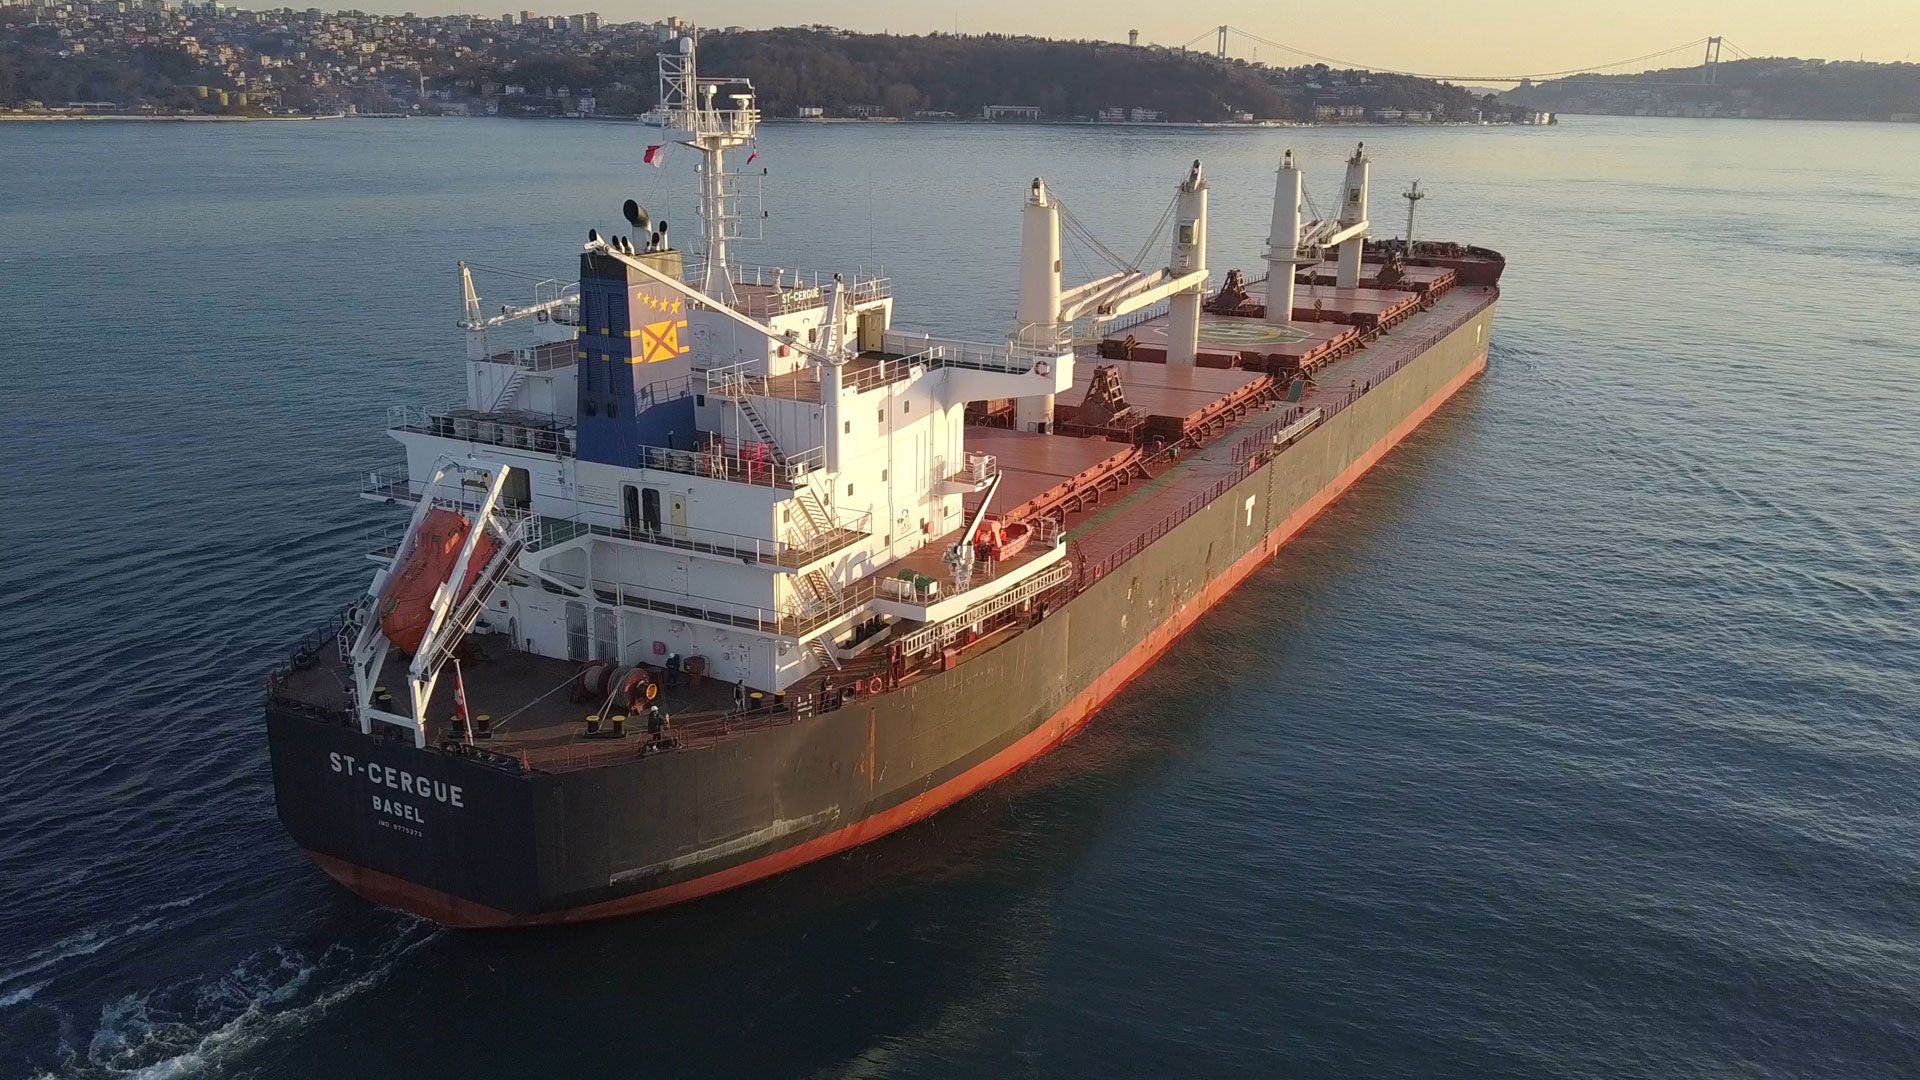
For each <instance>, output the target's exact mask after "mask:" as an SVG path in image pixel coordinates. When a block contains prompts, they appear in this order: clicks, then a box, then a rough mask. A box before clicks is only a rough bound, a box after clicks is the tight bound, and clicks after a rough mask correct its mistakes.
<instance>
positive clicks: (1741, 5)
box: [362, 0, 1920, 75]
mask: <svg viewBox="0 0 1920 1080" xmlns="http://www.w3.org/2000/svg"><path fill="white" fill-rule="evenodd" d="M474 2H475V0H363V3H362V6H363V7H364V6H373V7H375V8H377V9H379V10H390V11H399V10H412V11H418V12H421V13H428V12H434V13H440V12H449V11H473V10H475V8H474ZM493 2H494V3H496V4H497V5H498V6H499V9H500V11H501V12H504V11H506V10H508V8H509V7H512V8H513V9H514V10H518V9H519V8H521V7H527V6H532V7H533V8H534V9H535V10H537V11H539V12H540V13H541V14H569V13H571V12H574V11H583V10H598V11H599V12H600V13H601V14H602V15H603V16H606V17H607V18H609V19H612V20H615V21H627V20H631V19H642V18H645V19H653V18H658V17H661V16H665V15H669V14H678V15H681V16H684V17H686V18H690V19H693V20H694V21H696V22H699V23H702V24H704V25H708V26H724V25H729V24H740V25H744V26H750V27H764V26H787V25H794V24H797V23H809V22H823V23H830V24H833V25H835V26H841V27H846V28H848V29H852V30H889V31H893V32H895V33H918V32H922V31H926V30H933V29H940V30H952V29H954V27H955V26H956V25H958V27H959V28H960V29H961V30H963V31H970V32H973V31H990V30H991V31H1005V32H1012V33H1029V34H1041V35H1045V36H1048V37H1090V38H1105V39H1109V40H1115V41H1120V40H1125V38H1126V34H1127V31H1128V30H1129V29H1135V28H1137V29H1138V30H1139V31H1140V37H1141V40H1142V41H1151V42H1159V43H1161V44H1168V45H1177V44H1180V43H1182V42H1185V41H1187V40H1188V39H1190V38H1192V37H1194V36H1195V35H1197V34H1203V33H1209V27H1211V26H1216V25H1218V24H1220V23H1222V22H1225V23H1229V24H1231V25H1233V26H1237V27H1244V28H1245V29H1246V30H1248V31H1250V32H1252V33H1254V34H1257V35H1259V36H1261V37H1264V38H1267V39H1269V40H1272V41H1276V42H1281V43H1284V44H1287V45H1291V46H1295V47H1298V48H1302V49H1307V50H1309V51H1312V52H1317V53H1320V54H1323V55H1326V56H1331V57H1335V58H1337V59H1341V60H1350V61H1355V62H1359V63H1362V64H1367V65H1371V66H1375V67H1389V68H1398V69H1402V70H1411V71H1423V72H1434V73H1439V74H1459V75H1474V74H1486V75H1504V74H1525V73H1530V72H1536V71H1552V70H1557V69H1560V68H1568V67H1577V66H1584V65H1591V64H1598V63H1603V62H1606V61H1611V60H1619V59H1625V58H1627V57H1631V56H1637V55H1640V54H1642V53H1649V52H1653V51H1654V50H1656V49H1662V48H1665V47H1667V46H1670V45H1678V44H1680V43H1681V42H1685V41H1691V40H1693V39H1695V38H1702V37H1706V36H1707V35H1709V34H1719V35H1722V36H1724V37H1725V38H1726V39H1727V40H1728V41H1730V42H1731V43H1732V44H1734V45H1736V46H1738V47H1739V48H1741V49H1744V50H1746V51H1747V52H1749V53H1752V54H1754V55H1757V56H1769V55H1790V56H1818V57H1825V58H1827V59H1829V60H1836V59H1842V58H1845V59H1857V58H1859V57H1860V56H1861V54H1863V53H1864V54H1865V55H1866V58H1867V59H1869V60H1908V59H1920V0H1823V2H1814V0H1595V2H1581V3H1568V2H1566V0H1443V2H1440V3H1424V4H1423V3H1408V2H1405V0H1376V2H1373V3H1365V4H1356V3H1353V2H1352V0H1323V2H1321V3H1315V4H1308V3H1298V2H1289V3H1272V2H1269V3H1259V2H1255V3H1246V2H1236V3H1215V4H1195V3H1187V2H1171V3H1170V2H1167V0H1041V2H1038V3H1036V2H1033V0H966V2H964V3H957V2H954V0H931V2H926V0H908V2H906V3H896V4H887V3H875V2H873V0H703V2H702V3H700V4H679V5H678V6H676V0H538V2H536V0H493ZM541 3H544V4H550V5H551V4H561V3H564V4H571V5H576V6H571V7H552V8H549V7H541V6H539V4H541ZM479 10H480V12H481V13H482V14H498V12H494V11H492V10H491V9H486V8H482V9H479ZM1211 43H1212V38H1211V36H1209V37H1208V38H1207V39H1206V40H1205V41H1203V42H1202V44H1204V45H1211ZM1251 47H1253V46H1252V43H1251V42H1244V43H1240V44H1236V45H1234V46H1233V51H1234V53H1235V55H1241V56H1246V55H1249V53H1248V51H1247V50H1248V49H1250V48H1251ZM1259 50H1260V51H1259V58H1260V59H1261V60H1264V61H1267V62H1270V63H1273V62H1280V61H1282V60H1291V61H1293V62H1305V61H1302V60H1300V59H1299V58H1298V57H1291V56H1288V55H1286V54H1281V53H1278V52H1276V50H1274V49H1272V48H1270V47H1267V46H1260V47H1259ZM1725 55H1726V57H1727V58H1728V59H1731V58H1732V57H1733V53H1732V52H1731V51H1728V52H1727V53H1726V54H1725ZM1662 59H1663V60H1664V59H1665V58H1662ZM1694 59H1695V57H1693V56H1692V55H1691V54H1689V55H1688V56H1687V61H1688V62H1692V61H1693V60H1694ZM1663 66H1667V65H1665V64H1663Z"/></svg>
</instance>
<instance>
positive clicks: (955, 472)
mask: <svg viewBox="0 0 1920 1080" xmlns="http://www.w3.org/2000/svg"><path fill="white" fill-rule="evenodd" d="M998 475H1000V460H999V459H998V458H996V457H994V456H993V455H992V454H983V453H981V452H980V451H978V450H968V451H966V453H965V456H963V457H962V458H961V459H960V464H959V466H958V467H952V468H950V467H948V465H947V461H946V459H945V458H941V459H939V460H937V461H935V462H934V463H933V480H934V483H936V484H937V483H942V482H947V483H955V484H967V485H970V486H972V487H976V488H977V487H983V486H985V485H986V484H988V483H990V482H992V480H993V478H994V477H996V476H998Z"/></svg>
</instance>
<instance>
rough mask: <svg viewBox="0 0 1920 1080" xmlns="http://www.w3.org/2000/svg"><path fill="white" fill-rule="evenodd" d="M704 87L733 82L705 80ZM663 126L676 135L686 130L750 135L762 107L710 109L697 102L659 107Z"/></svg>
mask: <svg viewBox="0 0 1920 1080" xmlns="http://www.w3.org/2000/svg"><path fill="white" fill-rule="evenodd" d="M700 83H701V85H702V86H706V85H718V86H723V87H724V86H730V85H733V84H732V83H730V82H728V81H727V80H722V79H702V80H700ZM659 118H660V122H661V125H662V126H663V127H665V128H666V129H667V130H668V131H669V132H672V133H673V134H676V135H677V134H680V133H683V132H684V133H685V134H686V135H688V136H690V137H691V136H697V135H736V136H739V137H741V138H750V137H751V136H752V135H753V132H754V129H755V128H756V127H758V126H759V124H760V110H759V109H758V108H755V107H753V106H748V107H746V108H744V109H708V108H703V107H701V106H698V105H692V104H681V105H675V106H670V107H666V108H663V109H661V110H659Z"/></svg>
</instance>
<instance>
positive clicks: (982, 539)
mask: <svg viewBox="0 0 1920 1080" xmlns="http://www.w3.org/2000/svg"><path fill="white" fill-rule="evenodd" d="M1032 536H1033V527H1032V526H1030V525H1028V524H1027V523H1026V522H1024V521H1014V522H1009V523H1007V524H1005V525H1002V524H1001V523H1000V522H998V521H989V522H987V523H986V524H984V525H982V526H980V532H979V536H978V537H977V538H976V539H975V541H974V554H975V555H977V556H978V557H980V558H983V559H992V560H993V561H995V562H1000V561H1002V560H1005V559H1011V558H1013V557H1014V556H1015V555H1018V554H1020V552H1021V550H1022V549H1023V548H1025V547H1026V546H1027V541H1028V540H1029V539H1031V538H1032Z"/></svg>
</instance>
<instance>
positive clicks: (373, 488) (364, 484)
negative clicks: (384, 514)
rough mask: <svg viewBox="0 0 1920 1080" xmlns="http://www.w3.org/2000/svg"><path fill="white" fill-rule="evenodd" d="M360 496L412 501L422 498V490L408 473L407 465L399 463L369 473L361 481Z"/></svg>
mask: <svg viewBox="0 0 1920 1080" xmlns="http://www.w3.org/2000/svg"><path fill="white" fill-rule="evenodd" d="M360 494H362V495H366V496H370V497H372V498H376V499H406V500H412V499H417V498H419V497H420V490H419V487H418V486H417V485H415V484H414V482H413V477H412V474H411V473H409V472H408V471H407V463H406V462H404V461H397V462H394V463H393V464H391V465H382V466H380V467H379V468H377V469H373V470H371V471H369V472H368V473H367V474H366V478H365V479H363V480H361V481H360Z"/></svg>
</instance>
